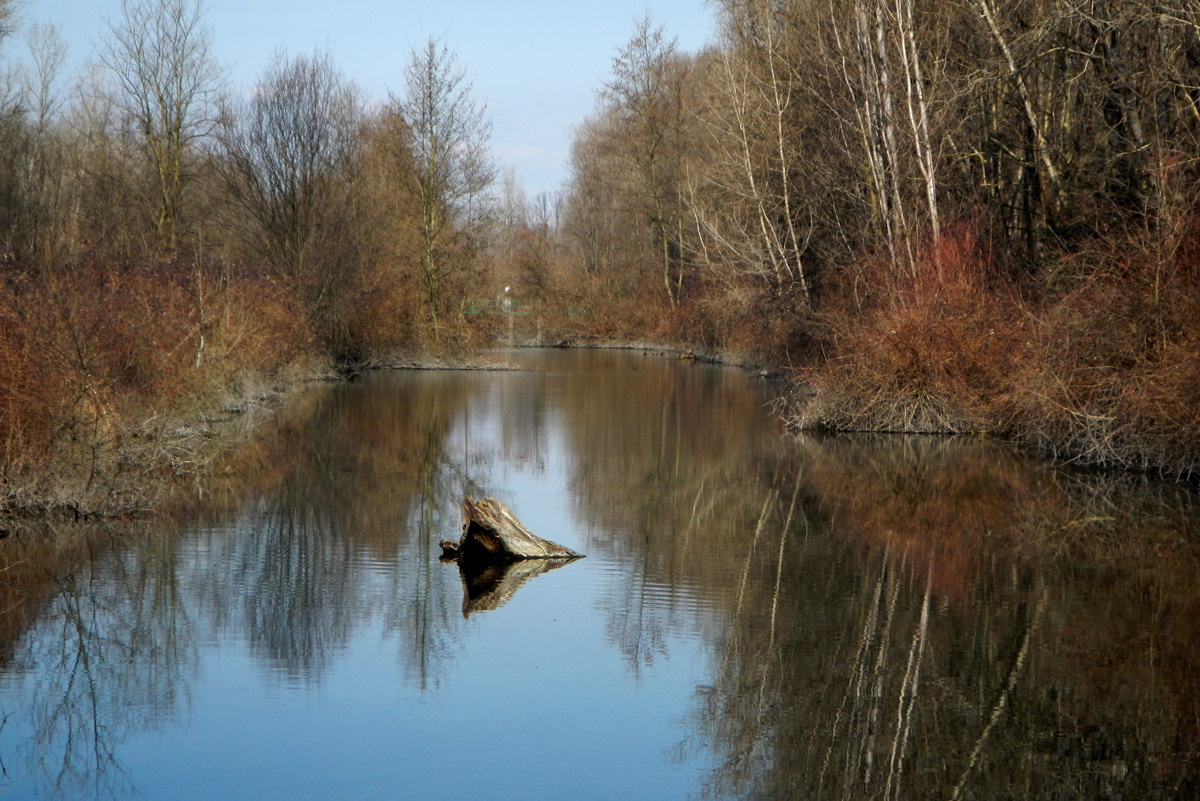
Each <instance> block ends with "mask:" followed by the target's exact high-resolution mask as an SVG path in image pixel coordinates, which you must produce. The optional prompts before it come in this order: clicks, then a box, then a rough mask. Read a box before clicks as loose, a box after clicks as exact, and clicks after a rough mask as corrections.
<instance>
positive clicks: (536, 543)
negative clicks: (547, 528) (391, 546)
mask: <svg viewBox="0 0 1200 801" xmlns="http://www.w3.org/2000/svg"><path fill="white" fill-rule="evenodd" d="M441 546H442V556H443V557H445V558H452V559H453V558H457V559H460V560H475V559H479V560H485V561H493V562H508V561H516V560H519V559H579V558H581V557H582V556H583V554H581V553H578V552H576V551H572V550H571V549H570V548H566V547H563V546H562V545H559V544H558V543H556V542H551V541H550V540H544V539H542V538H541V537H537V536H534V535H533V534H532V533H530V531H529V529H527V528H525V526H523V525H521V521H519V520H517V518H516V517H515V516H514V515H513V513H512V512H510V511H509V509H508V507H507V506H505V505H504V504H503V503H501V502H500V501H498V500H496V499H495V498H484V499H482V500H479V501H473V500H471V496H470V495H468V496H467V497H466V498H465V499H464V500H463V535H462V539H461V540H460V541H459V542H454V541H453V540H442V542H441Z"/></svg>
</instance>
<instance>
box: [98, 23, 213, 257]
mask: <svg viewBox="0 0 1200 801" xmlns="http://www.w3.org/2000/svg"><path fill="white" fill-rule="evenodd" d="M203 18H204V6H203V1H202V0H122V3H121V15H120V16H119V17H118V18H117V19H114V20H110V21H109V23H108V27H109V34H108V36H107V38H105V39H104V41H103V42H102V43H101V45H100V58H101V60H102V61H103V62H104V64H105V66H106V67H108V69H109V71H110V72H111V73H112V75H113V77H114V78H115V79H116V84H117V90H118V93H117V98H116V102H117V104H118V105H119V107H120V108H121V111H122V112H123V113H124V115H125V118H126V124H127V125H128V126H129V129H130V132H131V133H132V134H133V135H134V136H135V137H136V138H137V139H138V140H139V141H140V143H141V146H142V148H143V149H144V153H145V159H146V163H147V166H148V167H149V170H150V173H151V176H150V180H149V183H150V185H151V187H152V189H150V190H148V192H147V197H146V206H147V209H148V211H149V213H150V216H151V219H152V220H153V223H154V227H155V230H156V231H157V233H158V235H159V237H160V238H161V241H162V242H163V243H164V244H165V245H166V246H167V247H168V248H171V249H173V248H174V247H175V244H176V236H177V234H178V230H177V228H178V223H179V219H180V216H181V213H182V208H183V204H184V194H185V191H186V189H187V186H188V183H189V181H190V179H191V177H192V176H191V175H190V174H189V171H188V167H187V156H188V152H189V150H190V149H191V148H192V147H193V145H194V144H195V142H196V141H197V140H198V139H200V138H202V137H204V136H207V135H208V134H209V133H211V132H212V130H213V128H214V125H215V119H216V117H215V115H214V109H215V101H216V99H217V97H216V96H217V93H218V91H219V86H220V82H221V71H220V68H219V67H218V66H217V64H216V62H215V61H214V60H213V57H212V54H211V44H212V31H211V29H210V28H209V26H207V25H205V24H204V21H203Z"/></svg>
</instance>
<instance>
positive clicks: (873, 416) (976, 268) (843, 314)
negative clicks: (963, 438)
mask: <svg viewBox="0 0 1200 801" xmlns="http://www.w3.org/2000/svg"><path fill="white" fill-rule="evenodd" d="M918 263H919V265H920V267H921V269H920V270H919V271H918V272H917V273H916V274H915V275H914V274H910V273H907V272H897V271H893V270H890V269H888V262H886V261H883V260H876V261H868V262H866V263H865V264H864V265H863V266H861V267H860V268H859V269H858V270H856V271H853V272H850V273H848V274H847V275H845V276H844V277H843V282H844V283H845V284H846V286H844V287H840V288H839V290H838V291H837V292H835V293H834V295H833V297H834V298H835V301H834V302H832V303H830V304H829V305H828V307H827V308H826V309H825V310H824V312H823V313H822V315H821V316H820V320H821V322H822V324H823V327H824V329H825V332H826V339H827V341H828V345H827V347H828V349H829V351H830V353H831V357H830V359H829V360H828V362H826V363H825V364H824V365H822V366H821V367H819V368H817V369H815V370H811V371H806V372H804V373H803V374H802V375H803V378H804V379H806V384H807V388H808V389H809V391H811V393H812V395H811V396H810V397H809V398H807V399H806V402H805V403H804V404H803V405H802V406H801V407H800V410H799V413H798V415H797V418H796V422H797V424H798V425H800V426H801V427H813V426H816V427H826V428H833V429H841V430H885V431H904V432H910V433H929V432H959V433H962V432H980V431H991V430H994V429H995V427H996V420H995V419H994V414H995V411H994V410H995V409H996V408H997V406H998V405H1000V404H1002V403H1003V402H1004V399H1005V397H1006V396H1007V393H1008V392H1009V391H1010V382H1009V376H1010V375H1011V374H1012V372H1013V371H1014V369H1015V368H1016V365H1017V364H1019V363H1020V361H1021V360H1022V358H1023V357H1024V352H1025V341H1026V339H1027V336H1028V333H1027V331H1026V325H1027V323H1026V319H1025V317H1024V315H1023V314H1022V310H1021V306H1020V303H1019V301H1018V300H1017V298H1016V293H1015V291H1014V289H1013V287H1012V286H1011V285H1009V284H1008V283H1007V282H1005V281H1004V280H1003V279H1001V278H1000V277H999V276H997V275H995V274H994V271H993V270H992V268H991V263H990V261H989V259H988V258H987V256H986V254H985V253H984V252H982V250H981V249H980V247H979V246H978V244H977V241H976V238H975V235H974V232H973V230H972V229H971V228H970V227H969V226H965V225H964V226H959V227H958V228H957V229H956V230H955V231H954V232H953V233H948V234H947V235H945V236H944V237H943V238H942V240H941V241H940V243H939V244H938V245H937V246H935V247H932V248H930V249H929V250H928V251H927V252H926V253H925V254H924V256H923V257H922V258H921V259H920V260H919V262H918ZM939 274H940V278H939Z"/></svg>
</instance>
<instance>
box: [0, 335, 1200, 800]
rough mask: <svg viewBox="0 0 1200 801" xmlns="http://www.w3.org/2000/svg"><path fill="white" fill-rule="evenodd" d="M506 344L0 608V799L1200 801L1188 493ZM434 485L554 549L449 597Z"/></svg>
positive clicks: (417, 378) (295, 444)
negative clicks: (570, 557)
mask: <svg viewBox="0 0 1200 801" xmlns="http://www.w3.org/2000/svg"><path fill="white" fill-rule="evenodd" d="M501 358H503V359H504V360H506V361H508V362H510V363H511V364H513V365H514V366H517V367H520V368H521V369H519V370H513V371H504V372H494V371H489V372H483V371H470V372H398V373H376V374H372V375H368V376H366V377H364V378H363V379H361V380H359V381H355V382H353V383H349V384H345V385H336V386H321V387H316V388H314V389H313V390H312V391H311V392H310V393H308V394H307V395H305V396H304V397H303V398H301V399H300V400H298V401H297V402H296V403H295V404H294V405H293V407H291V408H289V409H288V410H287V412H286V413H285V414H283V415H281V416H280V417H279V418H278V419H277V420H274V421H272V422H271V423H269V424H267V425H265V426H263V428H262V430H260V432H259V438H258V440H257V441H256V444H255V445H254V447H253V448H252V449H250V450H249V451H248V452H246V453H243V454H241V456H240V457H239V461H238V462H236V463H231V464H230V465H229V466H228V467H227V468H224V469H223V470H221V471H219V475H218V476H215V477H214V478H213V479H212V480H211V481H208V482H206V484H205V485H204V486H203V487H202V488H198V489H199V490H202V492H199V491H198V497H199V498H200V499H201V500H199V501H198V511H197V512H196V513H194V514H189V515H187V516H186V517H183V518H182V522H179V523H170V524H168V523H156V524H155V526H154V527H153V528H152V530H143V531H133V532H129V531H125V532H120V533H118V532H112V533H110V534H108V535H107V536H106V537H101V538H99V540H98V541H97V542H96V543H95V544H93V545H91V546H90V547H89V548H88V549H85V550H84V551H83V553H84V554H90V557H86V558H85V557H78V558H75V559H73V560H71V561H69V562H66V563H64V564H61V565H56V566H54V568H53V569H51V570H48V571H47V576H46V579H45V581H44V582H43V584H42V586H43V587H44V589H43V591H42V592H41V594H40V595H39V596H38V597H22V598H17V599H16V600H14V601H12V603H14V604H17V603H19V604H20V609H21V613H22V615H23V617H22V620H24V621H26V622H25V623H24V624H23V625H21V626H19V627H11V626H10V627H8V628H6V629H4V630H5V631H9V630H10V629H12V632H11V634H10V635H9V636H8V637H7V639H6V640H5V641H4V642H2V643H0V718H2V725H0V771H2V773H0V797H3V798H4V799H6V801H8V800H9V799H26V798H47V799H83V798H96V797H105V798H134V797H136V798H142V799H214V798H221V799H289V801H294V800H295V799H310V798H311V799H343V798H344V799H458V798H487V799H617V798H620V799H687V798H737V799H741V798H746V799H750V798H755V799H794V798H808V799H834V798H837V799H876V798H877V799H892V798H896V799H918V798H919V799H927V798H943V799H960V798H961V799H967V798H971V799H1007V798H1056V799H1075V798H1079V799H1095V798H1137V799H1139V800H1141V799H1157V798H1181V799H1182V798H1196V797H1200V504H1198V503H1197V499H1196V497H1195V495H1194V494H1193V493H1192V492H1189V491H1188V490H1186V489H1183V488H1180V487H1176V486H1172V485H1163V484H1159V483H1156V482H1153V481H1149V480H1143V479H1138V478H1132V477H1128V476H1117V477H1114V476H1103V475H1095V474H1078V473H1072V472H1069V471H1064V470H1058V469H1051V468H1049V467H1048V466H1046V465H1044V464H1041V463H1038V462H1034V461H1030V460H1027V459H1023V458H1020V457H1018V456H1016V455H1014V454H1013V453H1011V452H1009V451H1008V450H1006V449H1005V448H1003V447H1000V446H997V445H995V444H990V443H987V442H983V441H979V440H962V439H943V438H915V439H914V438H900V437H813V436H807V437H799V438H798V437H793V436H788V435H785V434H784V432H783V431H782V429H781V428H780V426H779V425H778V423H777V421H774V420H773V419H772V418H771V417H770V414H769V410H768V407H767V402H768V400H769V397H770V387H769V386H767V385H765V384H764V383H763V382H762V380H761V379H759V378H758V377H757V376H755V375H753V374H750V373H746V372H744V371H740V370H737V369H732V368H721V367H715V366H710V365H703V364H695V363H690V362H679V361H675V360H670V359H665V358H663V357H661V356H656V355H645V354H640V353H625V352H606V351H544V352H539V351H529V352H524V351H518V352H512V353H505V354H503V355H502V357H501ZM464 494H470V495H472V496H473V497H484V496H492V497H496V498H498V499H500V500H502V501H504V502H505V503H506V504H508V505H509V507H510V508H511V509H512V510H513V511H514V512H515V513H516V514H517V516H518V517H519V518H520V519H521V520H522V522H524V523H525V525H526V526H527V527H528V528H529V529H530V530H532V531H533V532H534V533H535V534H538V535H540V536H543V537H546V538H548V539H551V540H554V541H556V542H559V543H562V544H563V545H566V546H568V547H571V548H574V549H575V550H578V551H582V552H583V553H585V554H587V558H586V559H583V560H580V561H576V562H572V563H569V564H567V565H565V566H562V567H557V568H555V569H552V570H547V571H544V572H538V571H532V570H531V571H528V572H520V571H515V572H509V573H508V574H497V575H495V576H491V577H485V579H484V580H483V581H475V582H473V583H471V585H470V592H468V591H467V590H466V589H465V588H464V580H463V577H462V576H461V575H460V572H459V569H458V567H457V565H455V564H452V563H443V562H440V561H439V559H438V555H439V552H440V551H439V549H438V547H437V543H438V541H439V540H441V539H443V538H446V537H454V536H456V535H457V529H458V525H459V522H460V521H459V515H460V511H459V506H460V504H461V501H462V498H463V495H464ZM0 547H8V546H7V544H5V543H0ZM0 578H3V576H0ZM6 597H7V596H6ZM5 614H15V613H14V612H13V611H12V610H11V609H10V610H9V611H8V612H6V613H5Z"/></svg>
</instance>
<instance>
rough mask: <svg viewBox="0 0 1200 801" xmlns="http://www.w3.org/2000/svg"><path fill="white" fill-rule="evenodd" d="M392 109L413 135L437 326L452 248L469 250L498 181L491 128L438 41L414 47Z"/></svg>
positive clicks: (413, 175)
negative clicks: (401, 90) (487, 196)
mask: <svg viewBox="0 0 1200 801" xmlns="http://www.w3.org/2000/svg"><path fill="white" fill-rule="evenodd" d="M391 105H392V106H393V108H394V109H395V110H396V111H397V112H398V113H399V114H400V116H401V117H402V118H403V119H404V121H405V123H407V125H408V130H409V134H410V137H411V138H410V150H411V155H412V158H411V160H410V161H408V165H410V174H409V178H410V181H411V183H412V186H413V188H414V189H415V190H416V194H417V197H418V200H419V204H420V212H421V213H420V216H419V219H418V220H417V221H416V224H417V226H418V228H419V235H420V236H419V238H420V241H421V275H422V279H423V283H424V286H425V295H426V300H427V301H428V304H429V311H430V313H431V315H432V321H433V323H434V326H435V328H436V327H437V325H438V316H439V313H440V310H441V306H442V304H443V303H444V301H445V297H444V293H445V290H446V285H447V279H448V277H449V273H450V272H451V270H452V268H453V267H454V266H455V265H454V264H452V263H451V261H450V258H451V256H450V254H451V251H452V250H453V249H454V248H455V247H456V246H457V247H459V248H460V249H461V248H462V246H463V245H464V244H466V245H468V247H467V251H468V252H469V251H470V250H471V248H470V247H469V245H470V242H469V239H470V237H471V235H472V233H474V232H475V231H477V230H478V228H479V223H480V221H481V216H482V213H483V210H484V209H483V203H482V200H483V197H484V194H485V192H486V191H487V189H488V188H489V187H490V186H491V184H492V181H493V178H494V176H495V168H494V166H493V164H492V161H491V155H490V151H489V147H488V142H489V140H490V138H491V132H492V125H491V122H490V121H489V120H488V117H487V109H486V106H484V105H483V104H481V103H478V102H476V100H475V98H474V96H473V93H472V86H471V84H470V83H468V82H467V81H466V72H465V70H464V69H463V68H461V67H459V66H458V63H457V60H456V58H455V55H454V53H452V52H451V51H450V50H449V49H448V48H447V47H446V46H445V45H444V44H442V43H440V42H439V41H438V40H436V39H429V40H428V41H426V42H425V44H424V45H423V46H422V47H421V48H420V49H416V48H414V49H413V50H412V52H411V54H410V56H409V62H408V66H407V67H406V68H405V70H404V95H403V97H398V96H396V95H392V97H391ZM464 240H467V241H466V242H464ZM458 266H462V264H461V263H460V264H459V265H458Z"/></svg>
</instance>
